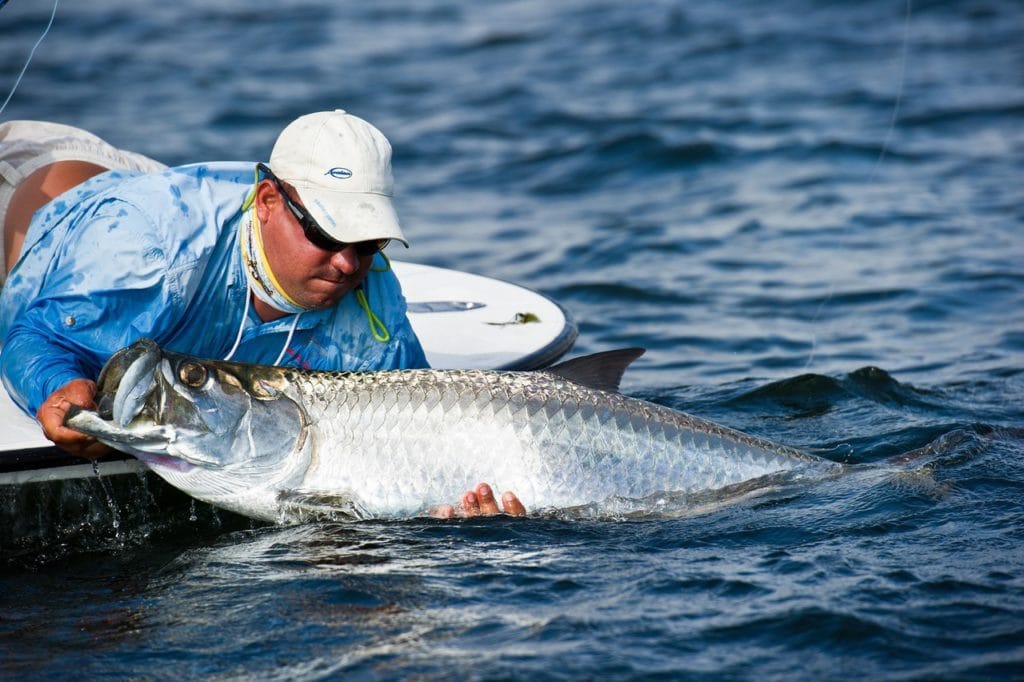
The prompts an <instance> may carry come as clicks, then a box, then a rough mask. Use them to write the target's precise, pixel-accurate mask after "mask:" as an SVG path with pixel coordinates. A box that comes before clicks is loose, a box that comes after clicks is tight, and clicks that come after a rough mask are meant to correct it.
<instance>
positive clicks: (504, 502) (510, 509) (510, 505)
mask: <svg viewBox="0 0 1024 682" xmlns="http://www.w3.org/2000/svg"><path fill="white" fill-rule="evenodd" d="M501 506H502V508H503V509H504V510H505V513H506V514H508V515H509V516H526V507H524V506H523V503H522V502H520V501H519V498H518V497H516V494H515V493H513V492H507V493H505V494H504V495H502V496H501Z"/></svg>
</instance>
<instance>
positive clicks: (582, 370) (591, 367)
mask: <svg viewBox="0 0 1024 682" xmlns="http://www.w3.org/2000/svg"><path fill="white" fill-rule="evenodd" d="M644 352H645V351H644V349H643V348H619V349H617V350H606V351H604V352H602V353H593V354H591V355H582V356H580V357H578V358H573V359H572V360H566V361H565V362H560V363H558V364H557V365H554V366H553V367H548V368H546V369H543V370H541V371H543V372H547V373H548V374H554V375H556V376H560V377H562V378H563V379H566V380H567V381H571V382H573V383H576V384H580V385H582V386H588V387H590V388H596V389H598V390H601V391H613V392H618V390H619V382H620V381H622V374H623V372H625V371H626V368H627V367H629V364H630V363H631V362H633V361H634V360H636V359H637V358H638V357H640V356H641V355H643V354H644Z"/></svg>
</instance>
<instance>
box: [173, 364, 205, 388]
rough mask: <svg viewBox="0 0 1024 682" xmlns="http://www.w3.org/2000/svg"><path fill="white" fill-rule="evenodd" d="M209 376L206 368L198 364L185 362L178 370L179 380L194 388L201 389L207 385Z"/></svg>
mask: <svg viewBox="0 0 1024 682" xmlns="http://www.w3.org/2000/svg"><path fill="white" fill-rule="evenodd" d="M207 376H208V373H207V371H206V367H204V366H203V365H200V364H199V363H198V362H185V363H182V365H181V367H179V368H178V378H179V379H181V381H182V382H183V383H184V384H185V385H187V386H191V387H192V388H199V387H200V386H202V385H203V384H205V383H206V377H207Z"/></svg>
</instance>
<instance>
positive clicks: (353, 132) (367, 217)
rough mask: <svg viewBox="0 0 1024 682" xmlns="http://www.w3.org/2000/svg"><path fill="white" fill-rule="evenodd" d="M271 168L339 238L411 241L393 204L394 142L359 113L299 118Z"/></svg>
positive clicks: (277, 144) (281, 139)
mask: <svg viewBox="0 0 1024 682" xmlns="http://www.w3.org/2000/svg"><path fill="white" fill-rule="evenodd" d="M270 170H271V171H273V172H274V175H276V176H277V177H278V178H280V179H281V180H283V181H285V182H287V183H288V184H290V185H292V186H293V187H294V188H295V189H296V191H297V192H298V193H299V198H300V199H302V204H303V205H304V206H305V207H306V210H307V211H309V212H310V214H311V215H312V216H313V218H314V219H315V220H316V222H317V224H318V225H320V227H322V228H323V229H324V231H325V232H327V234H329V235H330V236H331V237H333V238H335V239H337V240H338V241H341V242H348V243H351V242H362V241H368V240H375V239H397V240H398V241H400V242H402V243H403V244H405V245H406V246H408V245H409V242H407V241H406V239H405V235H403V234H402V228H401V226H399V224H398V215H397V214H396V213H395V207H394V205H393V204H392V203H391V197H392V196H393V195H394V184H395V183H394V179H393V178H392V176H391V143H390V142H388V140H387V138H386V137H384V134H383V133H381V132H380V131H379V130H377V129H376V128H375V127H373V126H372V125H370V124H369V123H367V122H366V121H364V120H363V119H361V118H359V117H358V116H353V115H352V114H348V113H346V112H345V111H343V110H342V109H336V110H334V111H320V112H317V113H314V114H307V115H305V116H300V117H299V118H297V119H295V120H294V121H292V122H291V123H289V124H288V127H286V128H285V129H284V130H282V131H281V134H280V135H279V136H278V138H277V142H275V143H274V149H273V150H272V151H271V152H270Z"/></svg>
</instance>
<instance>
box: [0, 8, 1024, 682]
mask: <svg viewBox="0 0 1024 682" xmlns="http://www.w3.org/2000/svg"><path fill="white" fill-rule="evenodd" d="M52 9H53V5H52V4H51V3H50V2H48V1H45V2H44V1H43V0H11V1H10V2H9V3H7V4H5V5H3V6H2V8H0V96H6V93H7V92H8V91H9V89H10V88H11V87H12V86H13V84H14V81H15V80H16V78H17V76H18V73H19V72H20V70H21V68H22V66H23V64H24V63H25V59H26V58H27V56H28V53H29V52H30V50H31V49H32V46H33V45H34V44H35V42H36V41H37V39H38V38H39V36H40V35H41V34H42V32H43V29H44V27H45V26H46V23H47V21H48V20H49V17H50V13H51V11H52ZM1021 36H1024V4H1022V3H1021V2H1019V1H1016V0H964V1H962V2H951V1H950V2H944V1H929V2H922V1H920V0H918V1H912V0H906V1H897V0H866V1H861V2H845V1H835V2H812V1H811V0H781V1H779V2H773V3H763V2H753V1H749V0H741V1H739V2H715V1H713V0H689V1H688V2H678V1H677V2H671V1H668V0H648V1H644V2H636V3H631V2H610V1H605V0H589V1H588V0H562V1H560V2H541V1H540V0H518V1H515V0H502V1H495V2H473V1H470V0H437V1H435V2H415V1H413V0H378V1H376V2H358V3H357V2H345V1H335V0H331V1H327V0H300V1H296V2H289V3H280V2H274V3H271V2H264V1H262V0H255V1H254V0H249V1H247V2H242V1H240V0H183V1H181V2H173V3H154V2H148V3H140V2H137V0H93V1H91V2H78V3H75V2H68V1H67V0H65V1H64V2H63V3H62V4H61V5H60V6H59V8H58V10H57V14H56V19H55V21H54V23H53V27H52V29H51V30H50V32H49V35H47V37H46V38H45V40H43V42H42V43H41V44H40V45H39V48H38V49H37V51H36V53H35V56H34V57H33V59H32V62H31V64H30V66H29V67H28V70H27V72H26V74H25V77H24V79H23V80H22V82H21V84H20V85H19V86H18V89H17V91H16V92H15V94H14V96H13V98H12V99H11V101H10V103H9V104H8V105H7V108H6V110H5V111H4V112H3V113H2V114H0V118H2V119H15V118H40V119H49V120H54V121H60V122H64V123H69V124H73V125H78V126H81V127H84V128H87V129H89V130H92V131H94V132H96V133H98V134H99V135H101V136H103V137H105V138H107V139H108V140H110V141H111V142H113V143H114V144H116V145H118V146H121V147H125V148H128V149H132V150H135V151H139V152H143V153H146V154H148V155H150V156H153V157H155V158H158V159H160V160H162V161H165V162H167V163H171V164H174V163H185V162H192V161H206V160H225V159H252V160H266V159H267V157H268V156H269V153H270V148H271V146H272V144H273V141H274V138H275V137H276V135H277V132H278V131H279V130H280V129H281V128H282V127H283V126H284V125H285V124H286V123H287V122H289V121H290V120H291V119H292V118H294V117H296V116H298V115H300V114H302V113H306V112H309V111H313V110H320V109H331V108H338V107H340V108H345V109H347V110H349V111H351V112H353V113H356V114H359V115H361V116H363V117H365V118H367V119H369V120H371V121H373V122H374V123H375V124H376V125H378V126H379V127H380V128H381V129H382V130H383V131H384V132H385V133H386V134H387V135H388V137H389V138H390V139H391V141H392V143H393V145H394V148H395V161H394V167H395V176H396V182H397V188H398V194H399V196H398V198H397V205H398V209H399V213H400V215H401V217H402V220H403V224H404V227H405V231H406V234H407V235H408V236H409V237H410V240H411V242H412V248H410V249H409V250H408V251H404V250H401V249H400V248H397V247H396V248H393V253H392V255H394V256H397V257H399V258H403V259H406V260H411V261H417V262H422V263H428V264H432V265H438V266H443V267H449V268H458V269H462V270H470V271H473V272H477V273H480V274H484V275H487V276H491V277H497V278H501V279H505V280H510V281H515V282H519V283H523V284H525V285H528V286H530V287H533V288H535V289H537V290H539V291H541V292H543V293H544V294H546V295H548V296H551V297H553V298H554V299H556V300H558V301H559V302H560V303H561V304H562V305H563V306H564V307H565V308H566V309H567V310H569V311H570V312H571V313H572V315H573V316H574V317H575V318H576V321H577V322H578V325H579V330H580V335H579V339H578V341H577V343H576V346H575V348H574V349H573V351H572V353H573V354H580V353H585V352H593V351H599V350H605V349H609V348H614V347H621V346H634V345H636V346H643V347H645V348H647V349H648V353H647V354H646V355H645V356H644V357H643V358H642V359H641V360H640V361H638V362H637V363H635V364H634V366H633V367H632V368H631V370H630V371H629V372H628V373H627V375H626V378H625V381H624V383H623V391H624V392H625V393H627V394H629V395H633V396H637V397H640V398H644V399H648V400H652V401H654V402H657V403H661V404H665V405H669V406H672V407H674V408H677V409H681V410H685V411H687V412H691V413H693V414H696V415H698V416H701V417H705V418H709V419H712V420H714V421H717V422H719V423H722V424H725V425H727V426H730V427H733V428H737V429H740V430H743V431H746V432H748V433H751V434H755V435H757V436H762V437H765V438H769V439H772V440H775V441H779V442H782V443H786V444H789V445H793V446H797V447H801V448H805V449H808V450H811V451H813V452H816V453H819V454H822V455H823V456H825V457H827V458H829V459H832V460H834V461H837V462H843V463H847V464H850V465H851V466H850V467H849V469H848V471H847V473H846V474H844V475H840V476H834V477H829V478H827V479H824V480H813V481H802V482H798V483H789V484H786V485H782V486H778V487H775V488H769V489H766V490H763V491H761V493H760V494H758V495H754V496H750V497H744V498H742V499H736V500H725V501H722V503H721V504H710V505H706V506H704V507H701V508H698V509H694V510H692V511H690V512H688V513H680V514H673V515H658V514H655V513H651V514H634V515H629V516H627V517H622V518H616V517H614V515H612V516H608V515H605V516H600V517H596V518H587V517H581V516H580V515H575V516H573V515H560V514H558V513H550V514H543V515H534V516H532V517H528V518H526V519H512V518H507V517H505V518H492V519H478V520H467V521H455V522H442V521H434V520H412V521H404V522H389V523H382V522H368V523H352V524H343V523H331V524H328V523H321V524H316V523H310V524H305V525H297V526H290V527H270V526H259V525H257V524H255V523H250V522H248V521H246V520H244V519H240V518H237V517H232V516H231V515H229V514H226V513H221V512H216V511H215V510H212V509H210V508H207V507H204V506H202V505H197V504H193V503H191V502H190V501H189V500H188V499H187V498H184V497H179V498H177V499H174V496H173V495H172V494H171V493H170V492H168V491H161V490H158V489H153V490H152V491H148V492H147V493H146V496H144V498H138V497H136V498H132V499H129V500H128V501H127V502H126V501H125V499H124V498H123V497H121V498H119V496H118V495H117V494H116V491H113V490H111V489H109V487H105V486H104V485H103V484H102V483H101V482H100V481H96V480H93V481H90V482H89V483H88V484H87V485H88V486H91V487H88V488H87V489H86V491H87V493H88V494H89V496H90V499H87V500H83V501H82V511H81V517H80V518H76V517H75V515H74V510H69V509H67V508H65V509H64V510H63V512H62V513H63V516H62V517H61V518H62V519H63V520H62V521H61V522H60V524H58V525H59V527H56V528H52V529H50V530H51V531H52V540H51V541H48V542H45V543H41V544H40V543H37V544H36V545H34V546H31V545H29V544H24V543H23V544H17V543H15V544H13V545H12V544H10V543H8V544H7V545H6V546H0V678H4V679H97V678H105V679H144V680H161V679H167V680H178V679H196V678H199V679H223V680H231V679H267V680H272V679H281V680H293V679H297V680H316V679H348V678H354V679H418V680H440V679H452V678H456V677H458V678H468V679H481V680H504V679H567V680H576V679H597V678H608V679H765V678H776V679H807V680H817V679H846V678H857V679H896V680H918V679H951V680H954V679H955V680H963V679H979V680H988V679H993V680H996V679H998V680H1003V679H1024V40H1022V38H1021ZM399 251H400V253H399ZM494 483H496V484H497V485H499V486H500V481H497V482H494ZM165 498H166V499H165ZM8 501H9V500H8ZM158 502H159V503H161V504H162V505H163V506H159V505H158V504H157V503H158ZM90 505H91V506H90ZM151 508H159V509H161V511H159V512H153V513H147V510H148V509H151ZM167 509H170V510H171V511H170V512H169V511H167ZM37 520H39V519H37ZM43 521H46V519H43ZM8 530H9V529H8Z"/></svg>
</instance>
